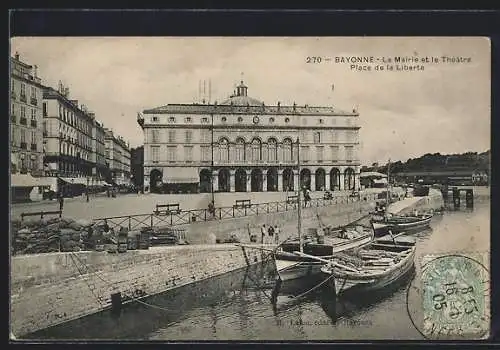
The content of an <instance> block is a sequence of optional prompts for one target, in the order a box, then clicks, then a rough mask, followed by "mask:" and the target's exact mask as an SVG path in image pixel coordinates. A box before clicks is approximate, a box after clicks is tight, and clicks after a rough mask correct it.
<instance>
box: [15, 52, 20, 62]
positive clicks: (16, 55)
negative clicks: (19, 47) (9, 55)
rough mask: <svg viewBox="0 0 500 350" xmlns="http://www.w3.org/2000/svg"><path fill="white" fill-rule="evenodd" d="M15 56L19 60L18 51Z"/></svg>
mask: <svg viewBox="0 0 500 350" xmlns="http://www.w3.org/2000/svg"><path fill="white" fill-rule="evenodd" d="M14 57H15V58H16V60H18V61H19V52H17V51H16V54H15V55H14Z"/></svg>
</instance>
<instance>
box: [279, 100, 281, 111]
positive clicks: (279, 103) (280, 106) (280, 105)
mask: <svg viewBox="0 0 500 350" xmlns="http://www.w3.org/2000/svg"><path fill="white" fill-rule="evenodd" d="M280 108H281V102H280V101H278V112H279V110H280Z"/></svg>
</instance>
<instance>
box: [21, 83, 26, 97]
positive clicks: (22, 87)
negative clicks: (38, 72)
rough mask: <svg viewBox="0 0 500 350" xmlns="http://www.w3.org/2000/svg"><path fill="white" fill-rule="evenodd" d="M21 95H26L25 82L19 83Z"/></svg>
mask: <svg viewBox="0 0 500 350" xmlns="http://www.w3.org/2000/svg"><path fill="white" fill-rule="evenodd" d="M21 95H23V96H26V84H24V83H21Z"/></svg>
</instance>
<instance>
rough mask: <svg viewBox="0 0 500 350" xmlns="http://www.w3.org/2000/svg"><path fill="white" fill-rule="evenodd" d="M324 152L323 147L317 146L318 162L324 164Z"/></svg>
mask: <svg viewBox="0 0 500 350" xmlns="http://www.w3.org/2000/svg"><path fill="white" fill-rule="evenodd" d="M323 152H324V147H323V146H316V159H317V160H318V162H323Z"/></svg>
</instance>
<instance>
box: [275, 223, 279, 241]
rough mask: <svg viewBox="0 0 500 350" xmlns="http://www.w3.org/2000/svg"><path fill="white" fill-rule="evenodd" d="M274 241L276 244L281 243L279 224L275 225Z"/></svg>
mask: <svg viewBox="0 0 500 350" xmlns="http://www.w3.org/2000/svg"><path fill="white" fill-rule="evenodd" d="M274 242H275V243H276V244H279V243H280V228H279V227H278V225H274Z"/></svg>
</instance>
